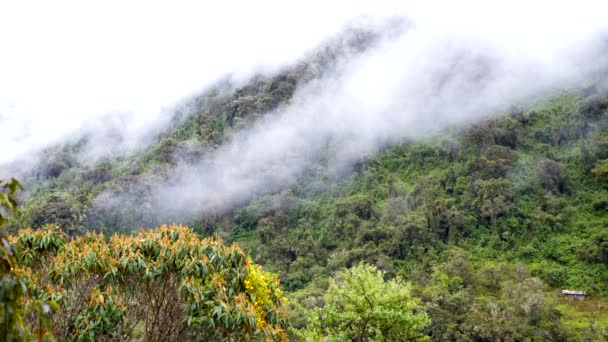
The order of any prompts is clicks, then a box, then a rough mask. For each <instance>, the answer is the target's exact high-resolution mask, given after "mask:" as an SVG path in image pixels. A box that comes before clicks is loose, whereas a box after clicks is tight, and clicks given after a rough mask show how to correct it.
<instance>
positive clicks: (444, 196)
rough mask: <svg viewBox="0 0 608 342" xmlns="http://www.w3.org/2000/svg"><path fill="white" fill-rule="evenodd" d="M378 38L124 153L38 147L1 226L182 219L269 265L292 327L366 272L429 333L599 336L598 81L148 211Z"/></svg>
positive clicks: (233, 98)
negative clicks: (581, 299)
mask: <svg viewBox="0 0 608 342" xmlns="http://www.w3.org/2000/svg"><path fill="white" fill-rule="evenodd" d="M375 38H376V37H374V36H373V35H369V34H365V33H361V32H352V33H351V35H350V36H349V39H345V40H342V41H341V42H342V44H343V45H341V46H338V47H334V48H330V47H327V48H325V49H322V50H320V52H318V53H316V54H314V55H312V56H310V58H309V59H308V60H307V61H306V62H302V63H300V64H298V65H294V66H291V67H289V68H286V69H284V70H283V71H282V72H280V73H279V74H277V75H274V76H264V75H258V76H256V77H254V78H252V79H251V80H250V81H249V82H247V83H246V84H244V85H240V84H231V83H230V82H228V81H227V82H220V83H218V85H217V86H216V87H214V88H212V89H210V90H208V91H206V92H205V93H203V94H201V95H199V96H196V97H194V98H193V99H192V100H191V101H189V102H187V103H186V104H185V105H184V106H183V107H182V108H180V110H178V111H177V114H176V115H175V117H174V118H173V120H172V121H171V123H170V126H169V127H168V128H167V129H166V130H164V132H163V133H161V134H160V135H159V136H158V137H157V138H156V139H155V142H154V143H153V144H152V145H151V146H148V147H146V148H144V149H142V150H140V151H138V152H136V153H134V154H126V155H120V156H115V157H106V158H104V159H102V160H99V161H96V162H93V163H92V162H90V161H86V160H84V159H83V158H81V155H82V154H83V153H84V151H86V150H87V148H88V147H90V146H89V144H90V142H89V140H88V138H87V137H82V138H81V139H78V140H75V141H72V142H70V143H66V144H63V145H61V146H55V147H51V148H49V149H47V150H45V151H43V153H42V154H41V156H42V157H41V161H40V163H39V164H38V165H37V166H36V167H35V168H33V169H32V170H31V171H29V172H27V173H25V174H23V175H21V178H22V182H23V183H24V185H25V188H26V192H25V194H24V195H23V196H22V198H21V199H20V208H21V215H19V216H17V217H12V218H11V219H10V220H9V224H8V230H9V232H12V233H16V232H17V231H18V230H19V229H22V228H28V227H34V228H39V227H43V226H44V225H46V224H54V225H58V226H59V227H61V228H62V229H63V230H64V231H66V232H67V233H68V234H69V235H70V236H72V237H77V236H81V235H84V234H85V233H87V232H89V231H96V232H103V233H105V234H107V235H110V234H112V233H115V232H121V233H130V232H132V231H135V230H137V229H138V228H140V227H154V226H159V225H161V224H163V223H172V222H174V223H180V224H187V225H188V226H190V227H192V228H193V230H194V231H195V232H196V233H198V234H200V235H201V236H205V237H206V236H220V237H222V238H224V239H225V240H227V241H228V242H235V243H237V244H239V245H240V246H241V247H242V248H243V249H244V250H245V251H246V252H247V253H249V254H250V255H251V256H252V258H253V260H254V261H255V262H256V263H259V264H262V265H264V266H265V268H266V269H268V270H270V271H272V272H277V274H278V276H279V279H280V280H281V284H282V287H283V288H284V289H285V290H286V291H288V293H290V296H291V298H292V301H291V303H292V304H291V306H290V310H291V315H290V316H291V325H292V327H294V328H296V329H297V328H301V327H304V326H305V325H306V324H307V322H308V320H309V319H310V317H308V316H307V314H306V308H309V309H310V308H312V307H315V306H317V305H321V303H322V302H323V300H322V296H323V294H324V292H325V290H326V289H327V288H328V285H329V283H328V279H329V278H330V277H331V276H332V275H333V274H335V273H336V272H338V271H340V270H342V269H343V268H350V267H353V266H356V265H358V264H359V263H360V262H364V263H368V264H371V265H374V266H376V267H377V268H379V269H380V270H382V271H383V272H385V274H386V276H387V277H395V276H399V277H401V278H403V279H405V280H406V281H409V282H411V283H412V284H413V290H412V291H413V293H414V294H415V295H416V296H417V297H419V298H420V299H421V300H422V303H423V305H424V307H425V308H426V310H427V312H428V314H429V317H430V320H431V324H430V325H429V326H428V327H427V328H426V330H425V333H426V334H428V335H430V336H431V339H433V340H437V341H444V340H467V339H470V340H495V339H513V340H525V339H528V338H533V339H534V338H539V339H545V340H560V339H561V340H565V339H568V338H569V337H570V338H582V337H583V336H589V337H590V338H591V339H592V340H593V339H600V338H601V337H602V336H604V337H605V336H606V335H605V334H606V332H607V331H608V326H607V325H608V316H607V315H606V312H605V310H602V307H603V306H605V298H606V296H607V295H608V268H607V266H608V220H607V219H606V213H607V210H608V190H607V185H608V183H607V181H608V167H607V166H608V121H607V120H608V89H607V88H606V86H605V84H604V83H605V82H604V81H602V80H601V79H602V78H601V77H600V78H599V79H600V80H599V81H597V82H596V83H594V84H592V85H591V86H589V87H587V88H585V89H570V90H567V91H566V90H564V91H561V92H556V93H553V94H550V95H547V96H546V97H545V98H542V99H540V100H537V101H536V102H534V103H530V104H527V105H525V106H523V107H512V108H511V109H510V110H509V111H508V112H506V113H494V115H492V116H487V117H486V118H485V119H483V120H478V121H476V122H473V123H468V124H466V125H461V126H458V127H451V128H449V129H448V130H443V131H441V132H440V133H438V134H433V135H431V136H428V137H426V138H424V139H418V140H414V139H402V140H401V141H400V142H397V143H392V144H389V145H384V146H383V147H382V148H381V149H380V151H379V152H378V153H375V154H371V155H370V154H361V155H359V156H358V159H357V161H356V163H355V164H354V165H346V166H345V165H339V166H336V165H338V164H339V160H340V156H339V155H337V154H336V153H337V152H336V151H340V150H338V149H334V146H335V144H338V143H340V142H336V141H331V140H330V141H327V142H326V147H325V148H324V150H323V151H322V152H321V154H320V155H319V156H316V158H315V159H314V162H312V163H310V164H309V165H307V166H306V168H305V170H304V172H303V173H302V174H300V175H298V178H297V180H296V181H295V183H293V184H286V185H285V186H278V185H277V186H275V187H272V188H269V189H264V191H260V192H253V193H250V194H249V195H248V196H249V197H247V198H241V199H240V200H239V202H237V203H229V204H225V203H220V202H218V204H217V206H216V207H212V208H211V209H209V208H207V210H205V211H196V210H193V211H188V212H179V211H163V210H158V208H157V207H155V204H154V203H155V202H154V201H155V198H154V196H155V187H156V186H157V185H158V184H161V183H166V182H171V181H172V179H171V174H172V172H173V170H176V169H179V168H181V167H184V166H186V167H188V166H194V167H195V166H196V165H197V162H199V161H200V160H203V159H204V158H206V156H209V155H212V154H213V153H214V152H216V151H218V150H220V149H221V148H222V147H223V146H225V145H226V144H227V143H228V142H230V141H231V140H232V139H234V137H235V136H237V135H238V132H241V131H244V130H247V129H251V128H252V127H259V125H262V126H261V127H262V129H263V128H264V126H263V125H264V124H265V123H267V121H264V120H265V119H267V118H268V117H269V115H272V113H273V111H276V110H279V109H280V108H282V107H283V106H286V105H288V104H289V103H290V102H291V101H292V100H293V96H294V93H295V92H296V91H297V90H298V89H301V88H302V87H304V86H305V85H306V84H308V83H310V82H313V81H314V80H315V79H318V78H319V77H321V76H322V75H324V74H325V73H331V72H333V71H334V70H333V69H334V67H335V64H336V61H337V60H339V58H340V56H341V54H343V53H344V51H345V49H346V50H348V51H349V53H351V54H356V53H360V52H362V51H363V50H365V47H366V46H369V45H370V44H373V41H374V39H375ZM328 46H335V44H334V45H331V44H330V45H328ZM270 118H272V116H270ZM256 125H257V126H256ZM277 143H279V142H277ZM162 200H163V201H167V202H171V201H173V200H175V199H171V198H167V199H162ZM192 207H196V203H193V204H192ZM195 209H196V208H195ZM562 288H569V289H576V290H582V291H586V292H587V293H588V294H589V295H590V301H589V304H588V305H586V306H585V305H582V306H581V305H574V303H572V302H568V301H564V300H562V299H560V295H559V290H561V289H562ZM602 334H604V335H602Z"/></svg>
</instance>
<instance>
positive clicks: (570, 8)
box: [0, 0, 608, 211]
mask: <svg viewBox="0 0 608 342" xmlns="http://www.w3.org/2000/svg"><path fill="white" fill-rule="evenodd" d="M606 9H608V5H605V4H604V3H603V2H602V1H576V2H573V1H570V2H565V1H564V2H560V1H535V2H533V3H531V2H529V1H528V2H526V1H510V2H501V3H497V2H489V1H458V2H454V1H444V2H442V1H425V2H420V1H417V2H414V1H401V2H393V1H373V2H370V1H348V2H342V1H335V2H328V1H325V2H320V1H318V2H317V1H307V2H287V1H223V2H203V1H196V2H185V1H170V2H169V1H167V2H156V1H129V2H125V1H103V2H98V3H94V4H93V3H90V2H85V1H61V0H58V1H53V2H46V1H40V2H32V1H19V2H8V1H7V2H0V165H2V164H3V163H11V162H15V161H17V160H21V159H27V158H28V157H29V156H31V155H33V154H34V153H33V152H34V151H37V150H40V149H43V148H45V147H48V146H52V145H53V144H57V143H60V142H62V141H66V140H69V139H73V138H75V137H78V135H80V134H83V133H90V134H93V135H96V134H97V135H103V134H108V132H110V133H112V134H115V135H119V136H121V137H123V138H122V139H119V140H120V141H121V143H120V144H121V145H124V146H122V147H124V149H123V148H119V149H113V148H107V146H103V145H104V144H102V143H100V144H99V145H101V146H99V147H100V148H99V149H96V153H98V154H100V155H102V156H103V155H104V153H106V154H108V153H115V152H116V151H117V150H118V151H123V152H124V151H129V150H136V149H138V148H141V147H143V146H145V143H146V141H147V140H146V139H147V138H149V137H150V136H153V135H154V134H153V133H154V132H157V131H159V130H161V129H162V127H163V124H164V123H166V122H167V120H169V119H170V118H171V114H172V108H174V107H175V106H176V104H178V103H179V102H180V101H182V100H184V99H187V98H188V97H190V96H192V95H193V94H196V93H199V92H201V91H202V90H204V89H205V88H206V87H208V86H210V85H211V84H213V83H214V82H215V81H217V80H218V79H219V78H222V77H224V76H226V75H231V77H232V78H233V80H235V82H237V83H238V82H246V80H247V78H248V77H250V76H251V75H253V74H254V73H260V72H261V73H265V74H269V75H270V74H272V73H273V72H276V71H278V70H279V69H281V68H282V67H284V66H286V65H290V64H292V63H295V62H297V61H298V60H301V59H302V58H303V57H305V56H306V55H308V54H310V53H312V52H314V49H315V48H316V47H318V46H319V45H321V44H323V43H324V42H327V40H328V39H330V38H335V37H339V36H340V32H342V30H343V29H344V27H345V26H346V25H349V26H354V27H363V28H367V29H370V30H379V33H380V35H381V36H383V38H382V39H381V41H380V42H379V44H377V45H375V46H374V47H373V48H372V49H369V50H368V51H366V52H365V53H363V54H359V55H345V56H342V57H340V59H339V60H338V68H337V69H336V70H335V71H334V72H333V73H331V74H328V75H325V76H323V77H322V78H320V79H317V80H314V82H311V83H310V84H308V85H306V86H302V87H301V88H300V89H298V90H297V92H296V94H295V96H294V98H293V99H292V101H291V104H290V105H289V106H286V107H282V108H280V109H279V110H277V111H276V112H273V113H270V114H268V115H266V118H265V119H264V120H263V121H261V122H260V123H259V124H258V125H256V126H254V127H253V128H251V129H249V130H246V131H244V132H241V133H239V134H238V135H236V136H235V137H234V139H233V140H232V141H231V142H229V143H228V144H226V145H224V146H221V147H220V148H219V149H218V150H217V151H215V152H214V153H213V154H212V155H211V156H208V157H206V158H205V159H203V160H201V161H200V162H199V163H195V164H194V165H191V164H189V165H179V166H178V167H176V168H175V170H173V171H172V172H171V174H170V175H169V179H168V181H167V182H164V183H161V184H157V185H156V186H157V188H156V189H155V193H156V196H155V197H157V203H156V205H158V206H161V208H160V209H165V210H169V209H171V210H173V211H180V210H181V209H183V208H193V207H194V208H195V209H196V210H202V211H205V210H210V208H216V207H218V206H220V207H221V206H230V205H233V204H235V203H237V202H240V201H242V200H243V198H244V197H246V196H248V195H251V194H254V193H260V192H262V193H263V192H264V191H266V189H276V188H279V187H282V186H288V185H289V184H292V183H293V182H294V181H295V180H296V179H297V177H298V176H299V175H300V174H301V173H302V172H303V171H304V170H305V169H306V167H307V166H309V165H311V164H312V163H314V162H315V160H316V159H317V158H318V157H319V155H320V154H322V151H323V149H324V148H326V146H327V142H328V141H331V142H332V144H333V145H334V147H333V148H334V149H335V160H334V162H335V164H336V165H348V164H349V163H352V162H353V161H355V160H357V158H361V156H362V155H366V154H369V153H374V152H375V151H377V150H378V149H379V148H381V147H382V146H384V145H386V144H387V143H393V142H395V141H398V140H399V139H401V138H404V137H406V138H420V137H424V136H428V135H429V134H433V133H434V132H437V131H439V130H441V129H444V128H446V127H450V126H461V125H465V124H470V123H473V122H476V121H478V120H481V119H482V118H484V117H486V116H487V115H491V114H496V113H500V112H501V111H503V112H504V110H505V109H506V108H508V107H509V106H510V105H513V104H519V103H523V102H525V101H527V100H530V99H534V98H535V97H539V96H542V95H544V94H547V93H550V92H551V91H554V90H556V89H560V88H568V87H577V86H584V85H585V84H588V82H590V79H592V78H593V76H594V75H595V74H597V73H598V70H600V69H601V68H603V67H605V66H606V65H607V64H605V63H606V62H607V61H606V57H607V56H606V55H607V54H606V41H607V40H606V37H607V36H606V33H607V32H608V30H607V28H608V25H607V21H606V20H605V16H604V14H605V13H606ZM395 18H398V19H401V20H403V21H404V22H406V23H407V25H406V29H405V30H403V32H400V33H399V34H397V35H393V36H391V35H388V34H386V32H383V31H382V27H383V26H382V24H383V23H385V22H387V20H394V19H395ZM604 72H605V69H604ZM99 141H103V140H99ZM278 141H280V142H281V143H280V144H277V143H276V142H278ZM104 151H105V152H104ZM1 171H2V170H0V174H2V172H1ZM167 195H169V196H171V198H174V200H173V201H171V203H170V204H171V205H172V206H173V207H172V208H167V207H162V206H166V205H167V203H166V202H167V201H165V200H163V199H162V197H163V196H167ZM150 201H154V200H153V199H150ZM126 202H129V198H126V197H124V196H116V195H115V194H101V195H100V196H99V197H98V200H97V201H96V204H97V205H99V206H107V207H112V206H116V205H122V204H123V203H126ZM194 204H196V205H194Z"/></svg>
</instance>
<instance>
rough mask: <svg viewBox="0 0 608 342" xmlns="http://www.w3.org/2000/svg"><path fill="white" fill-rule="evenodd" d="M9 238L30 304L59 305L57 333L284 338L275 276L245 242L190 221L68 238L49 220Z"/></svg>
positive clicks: (147, 337)
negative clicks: (194, 227)
mask: <svg viewBox="0 0 608 342" xmlns="http://www.w3.org/2000/svg"><path fill="white" fill-rule="evenodd" d="M11 242H12V244H13V250H14V255H15V259H16V260H17V262H18V265H19V267H18V268H17V270H16V272H17V273H19V274H20V275H21V277H22V278H23V279H24V283H25V284H26V285H27V292H28V294H29V296H28V298H27V301H36V300H53V301H55V302H57V304H58V305H59V310H58V311H57V312H56V313H54V314H53V315H52V329H53V330H52V331H53V334H54V336H55V337H57V338H59V339H72V338H73V339H84V340H124V339H130V338H143V339H145V340H147V341H166V340H184V339H192V338H194V337H196V338H197V339H203V340H209V339H211V340H217V339H228V338H231V339H236V340H244V339H245V340H247V339H256V340H257V339H273V340H275V339H278V340H283V339H285V338H286V333H285V329H286V324H287V321H286V316H285V312H284V310H283V309H282V306H283V305H284V301H285V299H284V298H283V296H282V292H281V290H280V288H279V284H278V281H277V279H276V278H275V277H274V276H272V275H271V274H269V273H266V272H264V271H263V270H262V269H261V268H260V267H259V266H256V265H254V264H252V263H251V261H250V260H249V259H248V258H247V257H246V256H245V254H244V253H243V252H242V251H241V250H240V249H239V248H238V247H236V246H230V247H228V246H225V245H224V244H223V243H222V242H221V241H220V240H216V239H210V238H207V239H200V238H199V237H198V236H197V235H196V234H195V233H193V232H192V231H191V230H190V229H188V228H186V227H183V226H169V227H168V226H162V227H160V228H158V229H153V230H147V231H141V232H139V233H138V234H136V235H131V236H124V235H113V236H112V237H110V238H109V239H106V238H105V237H104V236H103V235H102V234H95V233H87V234H85V235H84V236H81V237H78V238H75V239H69V238H68V237H67V235H65V234H64V233H63V232H61V231H60V230H59V229H58V228H56V227H53V226H47V227H46V228H44V229H40V230H36V231H31V230H24V231H21V232H20V233H19V234H18V235H17V236H14V237H12V238H11ZM26 305H27V304H26ZM35 319H37V317H36V315H33V316H32V317H29V318H28V320H29V322H30V323H32V322H33V321H34V320H35Z"/></svg>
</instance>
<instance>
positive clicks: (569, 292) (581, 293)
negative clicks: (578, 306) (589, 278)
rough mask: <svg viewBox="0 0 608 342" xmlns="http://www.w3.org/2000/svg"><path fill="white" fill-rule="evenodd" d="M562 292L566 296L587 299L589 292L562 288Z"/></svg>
mask: <svg viewBox="0 0 608 342" xmlns="http://www.w3.org/2000/svg"><path fill="white" fill-rule="evenodd" d="M562 294H563V295H564V297H566V298H572V299H578V300H585V297H586V296H587V292H584V291H575V290H562Z"/></svg>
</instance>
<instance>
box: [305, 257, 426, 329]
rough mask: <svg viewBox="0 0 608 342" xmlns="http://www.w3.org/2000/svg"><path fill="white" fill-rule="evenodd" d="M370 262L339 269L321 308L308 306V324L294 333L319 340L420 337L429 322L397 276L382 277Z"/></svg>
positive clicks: (407, 287) (408, 286) (406, 285)
mask: <svg viewBox="0 0 608 342" xmlns="http://www.w3.org/2000/svg"><path fill="white" fill-rule="evenodd" d="M385 276H386V274H385V273H384V272H383V271H381V270H378V269H377V268H376V267H374V266H370V265H365V264H359V265H358V266H355V267H353V268H351V269H346V270H343V271H341V272H339V273H338V275H337V276H336V277H335V278H334V279H332V281H331V283H330V286H329V288H328V289H327V292H326V293H325V295H324V296H323V299H324V302H325V305H324V306H323V307H322V308H315V309H312V310H308V313H307V316H308V317H309V320H310V321H309V324H308V326H307V327H306V328H304V329H302V330H301V331H298V334H299V335H300V336H301V337H302V338H304V339H306V340H317V341H350V340H352V341H422V340H426V339H427V337H426V336H424V335H423V333H422V331H423V329H424V328H425V327H426V326H427V325H428V324H429V323H430V320H429V318H428V316H427V314H426V313H425V312H424V311H423V310H422V308H421V307H420V305H419V300H418V299H417V298H415V297H413V296H412V294H411V287H410V285H409V284H407V283H405V282H404V281H403V280H402V279H400V278H394V279H392V280H389V281H385V280H384V277H385Z"/></svg>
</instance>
